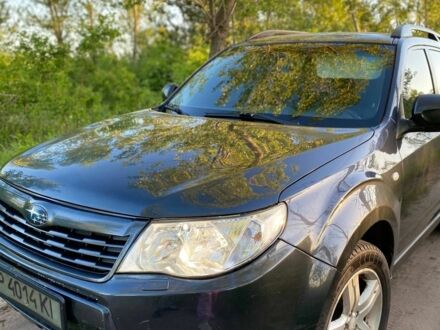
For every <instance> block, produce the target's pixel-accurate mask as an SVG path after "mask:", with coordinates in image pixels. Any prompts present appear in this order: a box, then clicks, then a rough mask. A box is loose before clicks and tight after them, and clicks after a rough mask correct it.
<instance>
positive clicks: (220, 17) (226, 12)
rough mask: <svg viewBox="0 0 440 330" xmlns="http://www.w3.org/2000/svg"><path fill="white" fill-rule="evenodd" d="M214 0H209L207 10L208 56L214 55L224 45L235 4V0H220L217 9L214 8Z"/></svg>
mask: <svg viewBox="0 0 440 330" xmlns="http://www.w3.org/2000/svg"><path fill="white" fill-rule="evenodd" d="M214 1H215V0H209V11H210V14H211V15H210V16H211V19H210V22H209V39H210V50H209V57H212V56H214V55H215V54H217V53H218V52H219V51H221V50H223V49H224V48H225V47H226V43H227V40H226V39H227V37H228V35H229V31H230V22H231V17H232V14H233V12H234V9H235V4H236V0H222V1H221V3H220V4H219V6H218V9H216V8H215V5H214Z"/></svg>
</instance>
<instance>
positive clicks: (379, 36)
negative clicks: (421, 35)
mask: <svg viewBox="0 0 440 330" xmlns="http://www.w3.org/2000/svg"><path fill="white" fill-rule="evenodd" d="M395 39H396V38H393V37H391V36H390V35H389V34H385V33H350V32H325V33H311V32H297V31H281V30H272V31H265V32H262V33H259V34H257V35H255V36H253V37H251V38H250V39H248V40H247V41H246V42H245V44H269V43H290V42H292V43H297V42H322V43H326V42H329V43H335V42H342V43H372V44H393V43H394V41H395Z"/></svg>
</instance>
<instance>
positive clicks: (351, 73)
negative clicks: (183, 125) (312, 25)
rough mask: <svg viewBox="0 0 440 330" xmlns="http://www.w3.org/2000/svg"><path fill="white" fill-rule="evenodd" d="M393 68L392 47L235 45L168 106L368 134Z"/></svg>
mask: <svg viewBox="0 0 440 330" xmlns="http://www.w3.org/2000/svg"><path fill="white" fill-rule="evenodd" d="M393 61H394V46H390V45H375V44H316V43H314V44H312V43H310V44H269V45H267V44H266V45H248V46H238V47H234V48H231V49H228V50H226V51H225V52H223V53H221V54H220V55H219V56H217V57H216V58H214V59H213V60H212V61H211V62H209V63H208V64H206V65H205V66H204V67H203V68H202V69H201V70H200V71H198V72H197V73H196V74H195V75H194V76H193V77H191V78H190V79H189V80H188V81H187V82H186V83H185V85H184V86H183V87H182V88H181V89H180V90H179V91H178V92H177V93H176V95H175V96H174V97H173V98H172V99H171V100H170V101H169V103H168V104H167V106H169V107H172V108H175V109H179V110H180V111H182V112H183V113H185V114H189V115H193V116H208V117H215V116H218V117H222V116H223V117H224V116H228V117H233V116H236V117H238V118H242V117H244V116H243V115H246V116H247V117H249V118H253V117H255V118H260V119H261V118H268V119H270V120H268V121H274V122H280V123H284V124H292V125H310V126H329V127H330V126H331V127H368V126H373V125H376V124H378V123H379V122H380V119H381V115H382V108H384V103H385V101H386V95H387V93H388V87H389V84H390V80H391V75H392V67H393Z"/></svg>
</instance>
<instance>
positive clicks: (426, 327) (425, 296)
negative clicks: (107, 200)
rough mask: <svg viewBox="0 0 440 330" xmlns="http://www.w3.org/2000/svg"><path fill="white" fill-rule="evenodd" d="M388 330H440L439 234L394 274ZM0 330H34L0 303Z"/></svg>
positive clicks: (424, 242) (428, 240)
mask: <svg viewBox="0 0 440 330" xmlns="http://www.w3.org/2000/svg"><path fill="white" fill-rule="evenodd" d="M392 287H393V291H392V302H391V305H392V307H391V316H390V321H389V326H388V329H390V330H440V230H436V231H435V232H434V233H433V234H431V236H429V237H428V238H427V239H425V240H424V241H423V242H422V243H420V245H419V246H418V247H417V248H416V249H415V250H414V252H413V253H412V254H411V256H410V257H409V258H408V259H407V260H405V262H404V263H403V264H402V266H400V267H399V268H398V269H397V270H396V272H395V273H394V278H393V281H392ZM0 329H8V330H36V329H37V328H36V327H35V326H33V325H32V324H31V323H30V322H29V321H27V320H26V319H25V318H23V317H22V316H21V315H20V314H19V313H17V312H16V311H14V310H13V309H11V308H10V307H8V306H7V305H6V304H5V303H4V302H3V301H0Z"/></svg>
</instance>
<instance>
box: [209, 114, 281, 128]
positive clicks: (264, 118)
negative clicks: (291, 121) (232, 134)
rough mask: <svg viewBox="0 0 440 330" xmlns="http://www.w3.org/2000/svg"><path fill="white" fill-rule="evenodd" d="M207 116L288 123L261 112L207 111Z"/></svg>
mask: <svg viewBox="0 0 440 330" xmlns="http://www.w3.org/2000/svg"><path fill="white" fill-rule="evenodd" d="M204 116H205V117H208V118H231V119H238V120H247V121H261V122H266V123H273V124H281V125H282V124H286V122H284V121H283V120H280V119H275V118H274V117H273V116H269V115H264V114H259V113H250V112H244V113H241V112H224V113H223V112H208V113H205V115H204Z"/></svg>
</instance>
